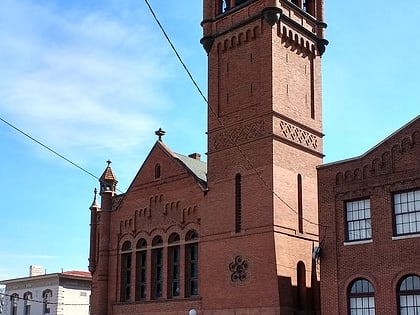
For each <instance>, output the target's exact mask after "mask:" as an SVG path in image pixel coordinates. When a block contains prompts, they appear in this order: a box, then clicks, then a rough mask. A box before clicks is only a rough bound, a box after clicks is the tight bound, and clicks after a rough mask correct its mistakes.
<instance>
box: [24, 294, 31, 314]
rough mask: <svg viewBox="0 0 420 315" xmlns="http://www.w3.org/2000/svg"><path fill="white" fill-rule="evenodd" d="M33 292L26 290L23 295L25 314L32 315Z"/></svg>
mask: <svg viewBox="0 0 420 315" xmlns="http://www.w3.org/2000/svg"><path fill="white" fill-rule="evenodd" d="M31 300H32V293H31V292H25V294H24V295H23V315H31Z"/></svg>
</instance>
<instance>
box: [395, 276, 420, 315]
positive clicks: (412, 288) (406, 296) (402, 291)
mask: <svg viewBox="0 0 420 315" xmlns="http://www.w3.org/2000/svg"><path fill="white" fill-rule="evenodd" d="M398 293H399V294H398V295H399V298H400V301H399V304H400V312H399V314H400V315H405V314H407V315H408V314H410V315H411V314H413V315H418V314H420V277H419V276H416V275H411V276H407V277H406V278H404V279H403V281H401V284H400V287H399V292H398Z"/></svg>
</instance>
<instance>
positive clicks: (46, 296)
mask: <svg viewBox="0 0 420 315" xmlns="http://www.w3.org/2000/svg"><path fill="white" fill-rule="evenodd" d="M51 299H52V291H51V290H49V289H47V290H44V292H42V303H43V314H50V313H51Z"/></svg>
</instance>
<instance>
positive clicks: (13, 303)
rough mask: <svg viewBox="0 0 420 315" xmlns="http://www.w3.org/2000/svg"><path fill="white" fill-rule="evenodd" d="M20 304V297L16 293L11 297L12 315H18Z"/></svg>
mask: <svg viewBox="0 0 420 315" xmlns="http://www.w3.org/2000/svg"><path fill="white" fill-rule="evenodd" d="M18 302H19V295H18V294H17V293H14V294H12V295H11V296H10V314H11V315H17V307H18Z"/></svg>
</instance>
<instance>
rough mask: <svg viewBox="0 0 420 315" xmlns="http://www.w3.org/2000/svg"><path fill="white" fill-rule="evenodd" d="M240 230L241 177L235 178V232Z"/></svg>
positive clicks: (238, 175)
mask: <svg viewBox="0 0 420 315" xmlns="http://www.w3.org/2000/svg"><path fill="white" fill-rule="evenodd" d="M241 230H242V176H241V174H236V176H235V232H236V233H240V232H241Z"/></svg>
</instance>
